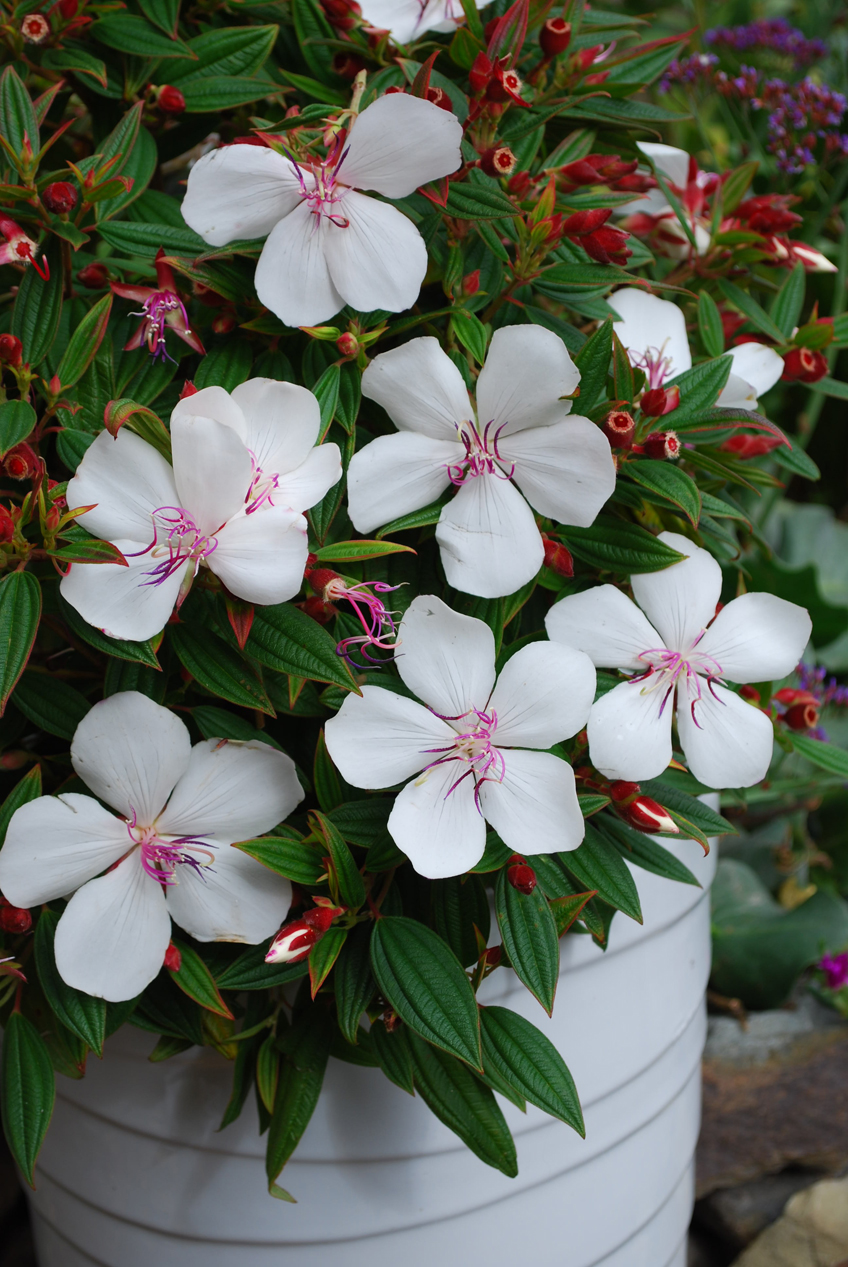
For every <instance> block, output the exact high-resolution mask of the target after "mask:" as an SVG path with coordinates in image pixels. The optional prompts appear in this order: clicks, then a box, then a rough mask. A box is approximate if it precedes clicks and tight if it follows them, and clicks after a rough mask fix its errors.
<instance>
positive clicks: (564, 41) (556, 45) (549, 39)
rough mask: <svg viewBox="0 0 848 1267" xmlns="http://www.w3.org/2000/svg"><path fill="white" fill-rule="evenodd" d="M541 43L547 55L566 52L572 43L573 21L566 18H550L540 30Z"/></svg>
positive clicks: (554, 55)
mask: <svg viewBox="0 0 848 1267" xmlns="http://www.w3.org/2000/svg"><path fill="white" fill-rule="evenodd" d="M539 43H540V44H541V46H542V52H543V53H544V54H545V57H556V56H557V54H558V53H564V52H565V50H566V49H567V48H568V46H569V44H570V43H571V23H570V22H566V20H565V18H548V20H547V22H546V23H545V25H544V26H543V27H542V29H541V31H540V32H539Z"/></svg>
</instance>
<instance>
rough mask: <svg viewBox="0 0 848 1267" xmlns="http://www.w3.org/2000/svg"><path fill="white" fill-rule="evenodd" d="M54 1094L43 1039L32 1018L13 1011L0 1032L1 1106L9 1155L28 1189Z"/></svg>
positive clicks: (48, 1123) (49, 1064)
mask: <svg viewBox="0 0 848 1267" xmlns="http://www.w3.org/2000/svg"><path fill="white" fill-rule="evenodd" d="M55 1095H56V1086H55V1081H54V1077H53V1065H52V1062H51V1060H50V1053H49V1051H48V1050H47V1045H46V1044H45V1042H44V1039H43V1038H42V1037H41V1035H40V1034H39V1032H38V1030H37V1029H36V1028H35V1026H34V1025H33V1023H32V1021H29V1020H27V1018H26V1017H25V1016H23V1015H22V1014H21V1013H20V1012H13V1013H12V1015H11V1016H10V1017H9V1019H8V1020H7V1022H6V1028H5V1030H4V1032H3V1051H2V1065H0V1109H2V1116H3V1127H4V1130H5V1132H6V1139H7V1140H8V1142H9V1148H10V1149H11V1151H12V1156H13V1157H14V1158H15V1161H16V1162H17V1163H18V1166H19V1167H20V1169H21V1173H22V1174H23V1176H24V1178H25V1179H26V1181H27V1183H28V1184H29V1186H30V1187H31V1188H34V1187H35V1182H34V1177H33V1176H34V1171H35V1163H36V1160H37V1158H38V1154H39V1151H40V1149H41V1145H42V1143H43V1141H44V1136H45V1135H46V1134H47V1127H48V1126H49V1125H50V1118H51V1116H52V1113H53V1101H54V1099H55Z"/></svg>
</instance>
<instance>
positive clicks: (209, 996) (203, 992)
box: [168, 937, 233, 1020]
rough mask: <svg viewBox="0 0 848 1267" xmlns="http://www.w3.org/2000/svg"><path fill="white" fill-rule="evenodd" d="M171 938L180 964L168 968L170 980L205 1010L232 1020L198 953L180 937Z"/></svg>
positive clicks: (231, 1015)
mask: <svg viewBox="0 0 848 1267" xmlns="http://www.w3.org/2000/svg"><path fill="white" fill-rule="evenodd" d="M173 940H174V945H175V946H176V948H177V950H178V951H179V952H180V966H179V968H177V969H176V970H172V969H170V968H169V969H168V975H169V976H170V978H171V980H172V981H173V982H174V983H175V984H176V985H177V986H179V988H180V989H181V990H182V992H183V994H186V995H188V997H189V998H190V999H193V1000H194V1002H195V1003H197V1004H198V1005H199V1006H200V1007H202V1008H205V1009H206V1011H207V1012H214V1013H215V1015H216V1016H226V1017H227V1018H228V1019H229V1020H232V1019H233V1014H232V1012H231V1011H230V1009H229V1008H228V1007H227V1005H226V1003H225V1002H224V1000H223V999H222V998H221V994H220V991H219V989H218V987H217V985H216V984H215V978H214V977H213V976H212V973H211V972H210V971H209V969H208V968H207V966H206V964H205V963H204V962H203V960H202V959H201V958H200V955H199V954H198V953H197V951H196V950H194V949H192V947H191V946H189V944H188V942H186V941H183V940H182V939H181V938H176V937H175V938H174V939H173Z"/></svg>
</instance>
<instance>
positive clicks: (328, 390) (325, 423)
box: [312, 365, 341, 439]
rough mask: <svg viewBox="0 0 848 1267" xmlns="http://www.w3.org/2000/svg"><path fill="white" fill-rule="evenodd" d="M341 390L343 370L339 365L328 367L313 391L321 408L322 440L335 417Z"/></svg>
mask: <svg viewBox="0 0 848 1267" xmlns="http://www.w3.org/2000/svg"><path fill="white" fill-rule="evenodd" d="M340 390H341V369H340V368H339V366H338V365H328V366H327V368H326V369H325V370H324V373H323V374H322V375H321V377H320V378H319V379H318V382H317V383H316V384H315V386H314V387H313V389H312V392H313V395H314V396H315V399H316V400H317V401H318V404H319V406H320V408H321V437H322V439H323V437H324V436H325V435H326V434H327V432H328V430H329V428H330V423H331V422H332V421H333V418H334V417H335V413H336V406H337V405H338V403H339V393H340Z"/></svg>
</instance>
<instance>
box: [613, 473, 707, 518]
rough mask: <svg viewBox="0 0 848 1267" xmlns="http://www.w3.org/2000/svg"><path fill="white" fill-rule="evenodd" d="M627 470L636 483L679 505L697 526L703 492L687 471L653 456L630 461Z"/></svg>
mask: <svg viewBox="0 0 848 1267" xmlns="http://www.w3.org/2000/svg"><path fill="white" fill-rule="evenodd" d="M625 470H626V472H627V474H628V475H629V476H630V478H631V479H632V480H633V481H634V482H635V483H637V484H641V485H642V487H643V488H647V489H650V491H651V492H652V493H659V494H660V496H662V497H666V498H668V500H669V501H670V502H674V504H675V506H679V507H680V509H681V510H682V511H683V513H684V514H685V515H686V517H687V519H688V520H689V521H690V523H692V525H693V526H694V527H696V528H697V526H698V520H699V519H700V517H701V494H700V491H699V489H698V485H697V484H696V483H695V481H694V480H693V479H692V478H691V477H690V476H689V475H687V474H686V472H685V471H681V470H680V469H679V467H676V466H674V465H672V463H671V462H657V461H654V460H652V459H651V458H640V459H639V460H638V461H635V462H628V463H627V465H626V467H625Z"/></svg>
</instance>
